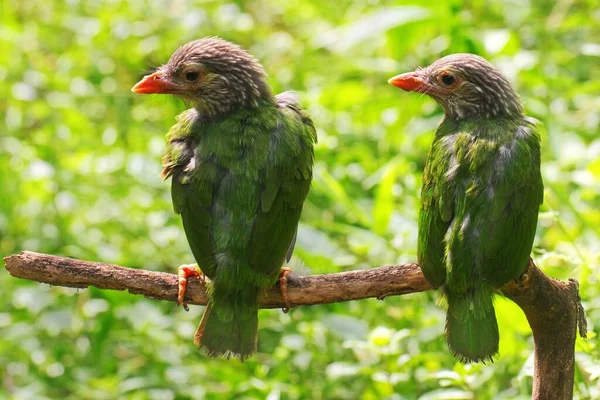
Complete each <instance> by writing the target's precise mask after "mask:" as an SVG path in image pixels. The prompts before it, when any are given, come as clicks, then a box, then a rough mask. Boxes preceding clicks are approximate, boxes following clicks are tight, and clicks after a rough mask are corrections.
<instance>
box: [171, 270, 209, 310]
mask: <svg viewBox="0 0 600 400" xmlns="http://www.w3.org/2000/svg"><path fill="white" fill-rule="evenodd" d="M191 276H197V277H198V278H199V279H200V282H202V284H204V283H205V281H206V279H205V277H204V274H203V273H202V271H200V267H198V264H183V265H180V266H179V268H178V269H177V277H178V281H179V291H178V293H177V305H181V306H183V309H184V310H185V311H189V310H190V309H189V307H188V305H187V303H186V302H185V301H183V298H184V297H185V289H186V287H187V280H188V278H189V277H191Z"/></svg>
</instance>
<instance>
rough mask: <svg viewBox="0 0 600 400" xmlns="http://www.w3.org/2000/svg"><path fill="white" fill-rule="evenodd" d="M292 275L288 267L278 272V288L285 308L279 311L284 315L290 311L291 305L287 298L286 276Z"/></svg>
mask: <svg viewBox="0 0 600 400" xmlns="http://www.w3.org/2000/svg"><path fill="white" fill-rule="evenodd" d="M291 273H292V269H291V268H288V267H283V268H281V271H280V272H279V288H280V289H281V296H282V297H283V301H284V303H285V307H283V308H282V309H281V311H283V312H284V313H288V312H289V311H290V310H291V309H292V304H291V303H290V300H289V298H288V290H287V289H288V286H287V285H288V278H287V277H288V275H290V274H291Z"/></svg>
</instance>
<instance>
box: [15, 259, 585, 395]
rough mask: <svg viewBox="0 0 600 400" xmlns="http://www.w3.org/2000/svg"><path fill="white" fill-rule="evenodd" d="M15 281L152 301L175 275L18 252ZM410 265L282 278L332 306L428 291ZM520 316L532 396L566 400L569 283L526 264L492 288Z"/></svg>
mask: <svg viewBox="0 0 600 400" xmlns="http://www.w3.org/2000/svg"><path fill="white" fill-rule="evenodd" d="M4 261H5V263H6V269H7V270H8V272H9V273H10V274H11V275H12V276H14V277H17V278H23V279H30V280H34V281H38V282H43V283H48V284H51V285H58V286H67V287H76V288H85V287H88V286H95V287H97V288H100V289H112V290H128V291H129V292H130V293H133V294H141V295H144V296H146V297H150V298H153V299H159V300H167V301H176V300H177V276H176V275H175V274H169V273H165V272H154V271H146V270H141V269H133V268H125V267H121V266H117V265H111V264H104V263H98V262H90V261H81V260H76V259H72V258H64V257H58V256H53V255H48V254H39V253H34V252H29V251H24V252H21V254H15V255H12V256H10V257H7V258H5V259H4ZM432 289H433V287H432V286H431V285H430V284H429V283H428V282H427V281H426V280H425V277H424V276H423V274H422V273H421V270H420V269H419V266H418V265H417V264H415V263H411V264H404V265H395V266H385V267H378V268H371V269H366V270H358V271H350V272H342V273H337V274H325V275H312V276H296V275H293V274H292V275H290V276H289V277H288V299H289V301H290V303H291V305H293V306H309V305H315V304H326V303H336V302H342V301H350V300H360V299H365V298H371V297H375V298H378V299H383V298H385V297H387V296H395V295H403V294H407V293H415V292H422V291H425V290H432ZM500 291H501V292H502V293H503V294H504V295H505V296H506V297H508V298H510V299H511V300H513V301H514V302H515V303H517V305H518V306H519V307H521V309H522V310H523V311H524V312H525V315H526V317H527V320H528V321H529V324H530V326H531V329H532V331H533V338H534V343H535V376H534V382H533V399H536V400H537V399H540V400H541V399H549V398H552V399H557V400H562V399H565V400H566V399H572V398H573V377H574V360H575V356H574V348H575V337H576V332H577V327H578V325H579V328H580V334H581V335H582V336H583V337H585V316H584V315H583V308H582V307H581V302H580V300H579V292H578V284H577V281H576V280H574V279H570V280H569V282H567V283H564V282H560V281H557V280H555V279H552V278H550V277H548V276H546V275H545V274H544V273H543V272H542V271H541V270H539V269H538V268H537V267H536V266H535V264H534V263H533V261H530V263H529V266H528V268H527V271H526V272H525V273H524V274H523V275H522V276H521V277H520V278H519V279H518V280H517V281H515V282H510V283H508V284H506V285H505V286H503V287H502V288H501V290H500ZM186 301H187V302H188V303H190V304H199V305H206V302H207V297H206V293H205V291H204V288H203V286H202V284H201V283H200V281H199V280H197V279H195V280H190V282H189V284H188V289H187V291H186ZM285 306H286V304H285V302H284V300H283V298H282V296H281V291H280V289H279V287H278V286H275V287H273V288H272V289H269V290H268V291H267V293H266V295H265V296H264V297H263V299H262V300H261V307H263V308H285Z"/></svg>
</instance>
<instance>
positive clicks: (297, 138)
mask: <svg viewBox="0 0 600 400" xmlns="http://www.w3.org/2000/svg"><path fill="white" fill-rule="evenodd" d="M277 101H278V104H279V118H278V123H277V127H276V128H275V130H274V132H273V133H272V134H271V139H270V152H269V156H268V159H267V164H266V166H265V169H264V183H263V187H262V190H261V194H260V203H259V207H258V210H257V214H256V218H255V220H254V225H253V228H252V234H251V237H250V243H249V248H248V256H249V259H248V261H249V266H250V268H251V269H252V270H253V271H255V272H258V273H262V274H265V275H267V276H276V275H277V273H278V272H279V269H280V268H281V265H282V264H283V262H284V259H285V258H286V257H287V258H288V259H289V256H291V252H292V251H293V246H294V242H295V238H296V231H297V228H298V221H299V219H300V214H301V213H302V205H303V203H304V199H305V198H306V195H307V194H308V191H309V189H310V182H311V179H312V166H313V162H314V150H313V146H314V143H315V142H316V140H317V134H316V130H315V128H314V126H313V123H312V121H311V120H310V118H309V117H308V116H307V115H306V114H305V113H304V112H303V111H302V110H301V109H300V108H299V106H298V102H297V99H296V98H295V96H293V95H292V94H291V93H282V94H280V95H278V96H277Z"/></svg>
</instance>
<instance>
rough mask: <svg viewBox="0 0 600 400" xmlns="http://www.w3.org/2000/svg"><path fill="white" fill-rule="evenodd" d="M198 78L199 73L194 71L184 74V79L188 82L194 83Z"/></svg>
mask: <svg viewBox="0 0 600 400" xmlns="http://www.w3.org/2000/svg"><path fill="white" fill-rule="evenodd" d="M198 78H200V73H199V72H196V71H188V72H186V73H185V79H186V80H187V81H189V82H195V81H197V80H198Z"/></svg>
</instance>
